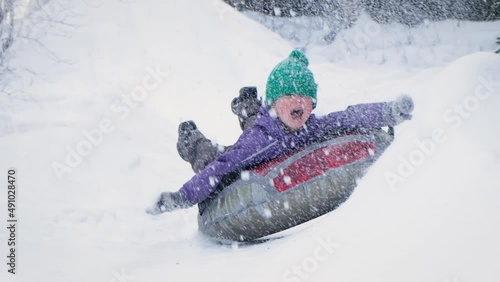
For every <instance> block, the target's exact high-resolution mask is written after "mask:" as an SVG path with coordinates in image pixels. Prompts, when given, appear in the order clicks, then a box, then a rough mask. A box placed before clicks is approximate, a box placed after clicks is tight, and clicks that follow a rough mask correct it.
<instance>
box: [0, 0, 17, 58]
mask: <svg viewBox="0 0 500 282" xmlns="http://www.w3.org/2000/svg"><path fill="white" fill-rule="evenodd" d="M13 38H14V0H0V66H1V65H3V60H4V54H5V52H6V51H7V49H9V47H10V46H11V45H12V41H13Z"/></svg>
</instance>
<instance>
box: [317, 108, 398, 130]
mask: <svg viewBox="0 0 500 282" xmlns="http://www.w3.org/2000/svg"><path fill="white" fill-rule="evenodd" d="M385 105H386V103H371V104H359V105H353V106H349V107H347V109H346V110H345V111H341V112H333V113H330V114H328V115H326V116H324V117H322V118H320V119H319V121H320V123H321V125H322V126H323V127H324V128H326V129H328V130H331V129H338V128H341V129H355V128H380V127H384V126H393V125H394V124H392V122H390V121H388V120H387V119H386V118H384V110H383V108H384V106H385ZM332 127H333V128H332Z"/></svg>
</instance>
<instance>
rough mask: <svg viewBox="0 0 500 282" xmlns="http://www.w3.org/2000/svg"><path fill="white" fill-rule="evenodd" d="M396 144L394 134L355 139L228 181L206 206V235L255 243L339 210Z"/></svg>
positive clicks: (201, 218)
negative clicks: (381, 156)
mask: <svg viewBox="0 0 500 282" xmlns="http://www.w3.org/2000/svg"><path fill="white" fill-rule="evenodd" d="M392 140H393V129H392V128H390V129H389V131H388V132H386V131H384V130H377V131H374V132H370V133H364V134H350V135H346V136H341V137H336V138H333V139H330V140H327V141H324V142H321V143H318V144H314V145H311V146H309V147H306V148H304V149H302V150H299V151H296V152H294V153H292V154H289V155H285V156H282V157H280V158H278V159H275V160H272V161H270V162H268V163H264V164H262V165H259V166H257V167H254V168H252V169H249V170H247V171H242V172H237V173H233V174H232V175H228V176H226V177H225V178H224V179H223V181H222V182H221V183H220V185H219V187H218V189H217V191H216V192H214V193H212V195H211V196H210V197H209V198H208V199H207V200H205V201H203V202H202V203H200V205H199V208H200V213H199V215H198V227H199V229H200V231H201V232H202V233H203V234H205V235H207V236H208V237H210V238H213V239H216V240H217V241H221V242H224V241H240V242H245V241H253V240H255V239H258V238H261V237H264V236H267V235H270V234H273V233H276V232H279V231H283V230H285V229H288V228H291V227H293V226H296V225H299V224H301V223H304V222H306V221H308V220H311V219H313V218H316V217H318V216H321V215H323V214H325V213H328V212H330V211H332V210H334V209H335V208H337V207H338V206H339V205H340V204H341V203H343V202H344V201H345V200H347V198H348V197H349V196H350V195H351V193H352V191H353V190H354V188H355V187H356V182H357V181H358V179H360V178H361V177H362V176H363V175H364V174H365V172H366V170H367V168H368V167H369V166H370V165H372V164H373V163H374V162H375V160H376V159H377V158H378V157H379V156H380V155H381V154H382V153H383V151H384V150H385V149H386V148H387V146H389V144H390V143H391V141H392Z"/></svg>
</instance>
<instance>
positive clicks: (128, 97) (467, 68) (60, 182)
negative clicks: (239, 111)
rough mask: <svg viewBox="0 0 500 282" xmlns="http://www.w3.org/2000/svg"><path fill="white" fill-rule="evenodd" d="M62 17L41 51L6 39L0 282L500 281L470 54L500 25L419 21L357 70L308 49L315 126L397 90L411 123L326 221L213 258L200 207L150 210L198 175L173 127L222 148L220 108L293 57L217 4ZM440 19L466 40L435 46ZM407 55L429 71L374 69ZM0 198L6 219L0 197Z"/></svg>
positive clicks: (477, 77) (490, 98)
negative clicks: (11, 171) (10, 255)
mask: <svg viewBox="0 0 500 282" xmlns="http://www.w3.org/2000/svg"><path fill="white" fill-rule="evenodd" d="M58 11H59V12H60V13H67V15H68V18H66V20H67V21H69V22H71V24H72V25H73V26H72V27H70V28H67V29H64V32H61V29H60V28H56V27H52V26H50V25H49V26H47V27H46V29H45V30H44V32H45V33H44V34H45V36H42V37H41V38H40V43H41V44H43V46H44V47H43V48H40V49H33V48H27V46H28V44H30V43H29V41H23V40H17V41H16V46H13V50H17V51H16V53H15V54H13V56H15V57H14V58H13V59H12V60H11V64H12V66H13V67H14V68H15V69H16V70H17V71H18V72H19V76H18V77H17V78H16V79H15V80H14V81H12V83H11V84H10V86H9V89H10V93H11V94H10V95H1V96H0V101H1V103H0V104H1V106H0V128H1V134H0V148H1V154H2V159H1V161H0V163H1V166H0V167H2V169H3V171H4V173H5V175H6V173H7V168H9V167H16V168H17V169H18V193H19V197H18V201H19V202H18V204H19V205H18V209H17V216H18V218H19V228H18V233H17V240H18V243H19V247H18V249H17V250H18V251H17V256H18V262H19V264H18V268H17V272H18V273H17V274H16V275H11V274H10V273H7V271H6V269H7V266H6V265H5V264H4V265H3V266H2V268H1V270H0V277H1V278H0V279H1V280H2V281H65V282H66V281H165V280H177V281H191V280H195V279H196V280H197V279H203V280H205V281H234V280H241V281H259V280H261V281H325V280H335V281H367V280H370V281H436V282H442V281H443V282H444V281H497V280H498V277H497V275H498V273H497V271H496V269H497V266H498V263H499V262H500V255H499V254H500V243H498V238H499V237H500V222H499V221H498V220H496V215H498V214H500V207H499V205H498V203H497V201H496V199H498V198H499V196H500V192H499V191H498V185H497V184H496V183H497V174H498V171H499V169H500V150H499V148H498V145H497V142H498V140H499V133H498V131H497V130H496V129H497V128H498V126H497V125H496V124H495V122H496V121H498V120H500V114H499V112H498V110H497V109H498V108H499V107H500V86H499V76H498V74H499V73H500V57H499V56H498V55H496V54H493V53H490V52H479V53H473V52H474V51H477V50H479V49H480V48H478V44H479V45H480V46H482V47H481V48H482V50H486V51H489V50H493V49H494V45H493V43H494V42H493V41H494V40H493V38H494V37H495V36H497V35H498V34H497V33H496V32H497V31H498V27H499V23H498V22H493V23H482V24H472V23H464V24H463V25H460V26H456V23H454V22H448V23H446V22H445V23H440V24H430V25H428V26H422V27H419V28H417V29H415V30H412V31H407V32H417V33H418V32H419V30H429V29H432V30H433V31H432V32H433V35H434V36H435V37H434V39H436V38H437V39H436V40H434V39H432V38H427V39H426V38H422V41H417V42H416V43H415V45H412V46H413V47H408V46H409V45H404V44H403V45H401V46H399V47H398V46H388V47H387V48H381V47H380V46H379V45H377V44H376V43H373V44H371V43H370V44H367V45H366V48H363V49H362V50H363V52H362V56H361V57H357V58H359V59H358V60H352V57H351V58H350V57H349V56H347V55H346V56H340V55H338V54H336V55H333V54H334V53H332V52H333V51H332V50H335V48H337V47H335V46H336V45H335V44H340V43H335V44H334V45H332V46H319V47H315V46H310V48H308V50H307V51H308V55H309V56H310V58H311V68H312V70H313V72H314V73H315V75H316V78H317V80H318V83H319V94H318V95H319V101H318V107H317V109H316V112H317V113H318V114H322V113H327V112H330V111H335V110H341V109H343V108H345V107H346V106H347V105H349V104H353V103H362V102H374V101H384V100H390V99H394V98H395V97H397V95H399V94H400V93H402V92H405V93H408V94H410V95H412V97H413V98H414V100H415V104H416V110H415V114H414V118H413V120H411V121H409V122H406V123H404V124H403V125H401V126H399V127H398V128H396V139H395V141H394V143H393V144H392V145H391V147H390V148H389V149H388V150H387V151H386V152H385V154H384V156H382V157H381V158H380V159H379V161H378V162H377V163H376V164H375V165H374V166H373V167H372V169H371V170H370V171H369V172H368V174H367V175H366V176H365V178H363V180H362V181H360V182H359V184H358V187H357V188H356V190H355V191H354V193H353V194H352V196H351V198H350V199H349V200H348V201H347V202H346V203H344V204H343V205H342V206H341V207H340V208H339V209H337V210H336V211H334V212H333V213H330V214H328V215H326V216H323V217H321V218H318V219H317V220H315V221H313V222H310V223H309V224H307V225H304V226H301V227H300V228H298V230H294V231H293V232H291V233H288V234H289V235H288V236H286V237H285V238H283V239H281V240H275V241H271V242H268V243H265V244H261V245H253V246H238V245H233V246H220V245H214V244H213V243H211V242H209V241H207V240H206V239H204V238H203V237H202V236H200V235H199V233H198V232H197V224H196V215H197V211H196V209H190V210H185V211H179V212H175V213H171V214H165V215H162V216H158V217H151V216H148V215H146V214H145V213H144V207H146V206H148V205H150V204H151V203H152V202H153V201H154V199H155V198H156V196H157V195H158V193H159V192H160V191H174V190H176V189H178V188H179V187H180V185H181V184H182V183H183V182H184V181H185V180H187V179H188V178H189V177H190V176H191V175H192V172H191V171H190V168H189V165H188V164H187V163H184V162H183V161H182V160H181V159H180V158H179V157H178V156H177V153H176V150H175V142H176V138H177V136H176V129H177V124H178V123H179V122H180V121H182V120H187V119H194V120H195V121H196V122H197V123H198V125H199V127H200V128H201V130H202V131H203V132H204V133H205V134H206V135H207V136H208V137H209V138H214V139H216V140H217V141H218V142H220V143H223V144H230V143H232V142H234V141H235V139H236V138H237V136H238V135H239V128H238V121H237V119H236V117H235V116H233V115H232V113H231V111H230V108H229V105H230V101H231V99H232V97H234V96H236V94H237V91H238V89H239V88H240V87H241V86H243V85H256V86H258V89H259V91H260V93H261V94H262V93H264V85H265V81H266V78H267V75H268V74H269V72H270V71H271V69H272V68H273V67H274V65H275V64H276V63H277V62H279V61H280V60H281V59H282V58H284V57H285V56H286V55H287V54H288V53H289V52H290V50H291V49H292V48H293V46H291V45H290V44H289V43H287V42H285V41H284V40H283V39H281V38H280V37H279V36H278V35H276V34H273V33H271V32H270V31H268V30H266V29H265V28H264V27H262V26H260V25H259V24H257V23H255V22H253V21H251V20H250V19H248V18H246V17H245V16H243V15H241V14H239V13H237V12H235V11H233V10H231V9H230V8H229V7H227V6H224V5H221V4H219V2H212V1H194V0H191V1H168V2H165V1H158V0H148V1H141V2H140V3H139V2H123V1H106V2H104V1H90V2H88V1H87V2H82V3H80V2H76V1H71V2H66V3H64V5H62V6H61V7H60V9H59V10H58ZM112 15H116V16H112ZM360 25H361V26H356V27H354V29H351V30H346V31H344V32H343V33H344V36H345V37H348V36H350V35H353V34H355V32H356V29H355V28H362V27H363V22H360ZM450 25H451V26H455V28H456V30H458V31H461V32H462V33H463V34H464V37H460V40H455V41H451V42H450V41H446V40H445V38H446V36H447V34H448V30H447V26H450ZM384 28H385V27H384ZM396 29H399V27H394V29H388V30H387V32H391V31H393V30H396ZM403 31H404V30H403ZM459 33H460V32H458V33H457V34H459ZM478 33H484V34H485V35H484V37H481V38H478V37H475V35H476V34H478ZM486 35H487V36H486ZM490 38H491V43H490V41H489V40H490ZM429 40H430V41H432V40H434V41H432V42H434V43H433V44H434V45H432V46H433V48H424V47H422V46H425V45H426V44H427V43H428V42H430V41H429ZM478 40H479V41H478ZM426 42H427V43H426ZM329 48H332V49H329ZM405 48H419V50H420V52H421V53H414V54H415V56H416V57H415V58H417V57H418V56H425V57H426V58H436V60H433V59H426V60H423V61H418V64H412V63H411V62H412V60H406V61H405V60H399V59H396V60H392V61H389V62H388V63H385V64H380V63H381V62H380V61H377V60H375V59H376V58H380V52H382V51H383V52H385V53H386V54H387V56H389V57H391V58H404V54H403V53H401V50H407V49H405ZM450 49H460V50H462V51H460V52H452V53H451V54H450V52H448V51H449V50H450ZM469 53H473V54H470V55H466V54H469ZM51 54H52V55H56V57H54V56H52V55H51ZM363 58H366V60H364V59H363ZM374 58H375V59H374ZM372 59H374V60H372ZM24 69H28V70H29V72H26V71H23V70H24ZM58 165H60V166H59V168H60V169H63V170H59V172H60V173H57V170H56V169H54V166H56V167H58ZM5 185H6V184H4V187H6V186H5ZM0 199H1V200H0V210H2V211H3V212H1V213H0V214H1V219H2V222H4V223H6V216H7V212H6V210H7V207H6V204H7V201H6V192H5V190H4V192H2V195H1V197H0ZM7 232H8V230H7V229H6V228H1V229H0V239H1V242H0V253H1V254H2V255H5V256H6V255H7V243H6V239H7V238H8V236H9V234H8V233H7ZM120 279H121V280H120Z"/></svg>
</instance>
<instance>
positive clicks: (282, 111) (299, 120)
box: [273, 95, 313, 131]
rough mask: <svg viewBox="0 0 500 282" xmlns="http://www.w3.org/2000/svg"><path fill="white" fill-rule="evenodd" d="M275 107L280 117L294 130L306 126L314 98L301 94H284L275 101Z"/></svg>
mask: <svg viewBox="0 0 500 282" xmlns="http://www.w3.org/2000/svg"><path fill="white" fill-rule="evenodd" d="M273 108H274V110H275V111H276V114H277V115H278V118H279V119H280V120H281V121H282V122H283V123H284V124H285V125H286V126H288V127H289V128H290V129H291V130H292V131H297V130H299V129H300V128H301V127H302V126H304V124H305V123H306V121H307V119H309V116H310V115H311V112H312V110H313V106H312V99H311V98H309V97H305V96H300V95H286V96H282V97H280V98H279V99H278V100H276V102H274V105H273Z"/></svg>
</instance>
